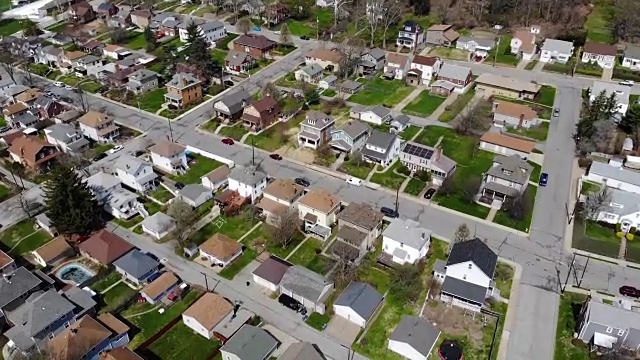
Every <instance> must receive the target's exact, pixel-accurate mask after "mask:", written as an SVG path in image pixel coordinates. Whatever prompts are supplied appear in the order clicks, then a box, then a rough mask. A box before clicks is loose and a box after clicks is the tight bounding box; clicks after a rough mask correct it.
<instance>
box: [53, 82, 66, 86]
mask: <svg viewBox="0 0 640 360" xmlns="http://www.w3.org/2000/svg"><path fill="white" fill-rule="evenodd" d="M53 85H54V86H57V87H64V84H63V83H62V81H56V82H54V83H53Z"/></svg>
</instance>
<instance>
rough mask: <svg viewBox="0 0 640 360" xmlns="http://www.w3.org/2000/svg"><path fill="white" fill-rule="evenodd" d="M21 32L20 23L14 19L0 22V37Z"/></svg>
mask: <svg viewBox="0 0 640 360" xmlns="http://www.w3.org/2000/svg"><path fill="white" fill-rule="evenodd" d="M20 30H22V22H21V21H19V20H14V19H4V20H0V36H7V35H12V34H14V33H17V32H18V31H20Z"/></svg>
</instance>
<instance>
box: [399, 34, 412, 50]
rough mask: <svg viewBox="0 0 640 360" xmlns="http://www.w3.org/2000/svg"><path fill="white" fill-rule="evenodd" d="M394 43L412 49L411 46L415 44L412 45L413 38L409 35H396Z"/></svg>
mask: <svg viewBox="0 0 640 360" xmlns="http://www.w3.org/2000/svg"><path fill="white" fill-rule="evenodd" d="M396 45H397V46H398V47H401V46H406V47H408V48H411V49H413V47H414V46H415V45H414V40H413V39H412V38H410V37H403V36H401V37H398V38H397V39H396Z"/></svg>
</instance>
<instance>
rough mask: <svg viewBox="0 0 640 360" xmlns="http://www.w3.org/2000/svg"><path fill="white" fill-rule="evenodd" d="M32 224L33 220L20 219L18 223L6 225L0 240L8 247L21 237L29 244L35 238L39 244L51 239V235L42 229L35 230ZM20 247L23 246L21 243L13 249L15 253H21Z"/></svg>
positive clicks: (11, 246) (0, 234)
mask: <svg viewBox="0 0 640 360" xmlns="http://www.w3.org/2000/svg"><path fill="white" fill-rule="evenodd" d="M33 226H34V222H33V220H31V219H25V220H22V221H20V222H19V223H17V224H15V225H13V226H11V227H8V228H7V229H5V230H4V231H3V232H1V233H0V242H2V243H3V244H4V245H6V246H7V247H8V248H13V247H14V246H15V245H16V244H17V243H18V242H19V241H20V240H22V239H24V240H23V242H26V243H29V244H32V243H33V242H35V241H36V240H39V241H40V242H41V244H40V245H42V244H44V243H45V242H46V241H47V240H49V239H51V237H50V236H49V235H48V234H47V233H46V232H44V231H43V230H39V231H36V230H35V229H34V227H33ZM22 247H23V246H22V244H21V245H20V246H19V247H17V248H16V249H15V250H14V252H15V253H16V254H21V252H20V251H21V250H22Z"/></svg>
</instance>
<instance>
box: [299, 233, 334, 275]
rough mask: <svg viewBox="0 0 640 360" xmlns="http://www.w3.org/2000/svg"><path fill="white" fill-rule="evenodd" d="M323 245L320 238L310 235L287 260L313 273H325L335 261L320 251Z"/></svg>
mask: <svg viewBox="0 0 640 360" xmlns="http://www.w3.org/2000/svg"><path fill="white" fill-rule="evenodd" d="M323 245H324V244H323V243H322V242H321V241H320V240H318V239H315V238H311V237H310V238H308V239H307V240H306V241H305V242H304V243H303V244H302V245H301V246H300V247H299V248H298V250H296V252H294V253H293V254H291V256H290V257H289V259H287V260H288V261H289V262H291V263H293V264H297V265H301V266H304V267H306V268H307V269H309V270H311V271H313V272H315V273H318V274H321V275H325V274H327V272H329V270H330V269H331V268H332V267H333V265H334V264H335V261H334V260H333V259H331V258H329V257H327V256H324V255H322V254H321V253H320V251H321V250H322V246H323Z"/></svg>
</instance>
